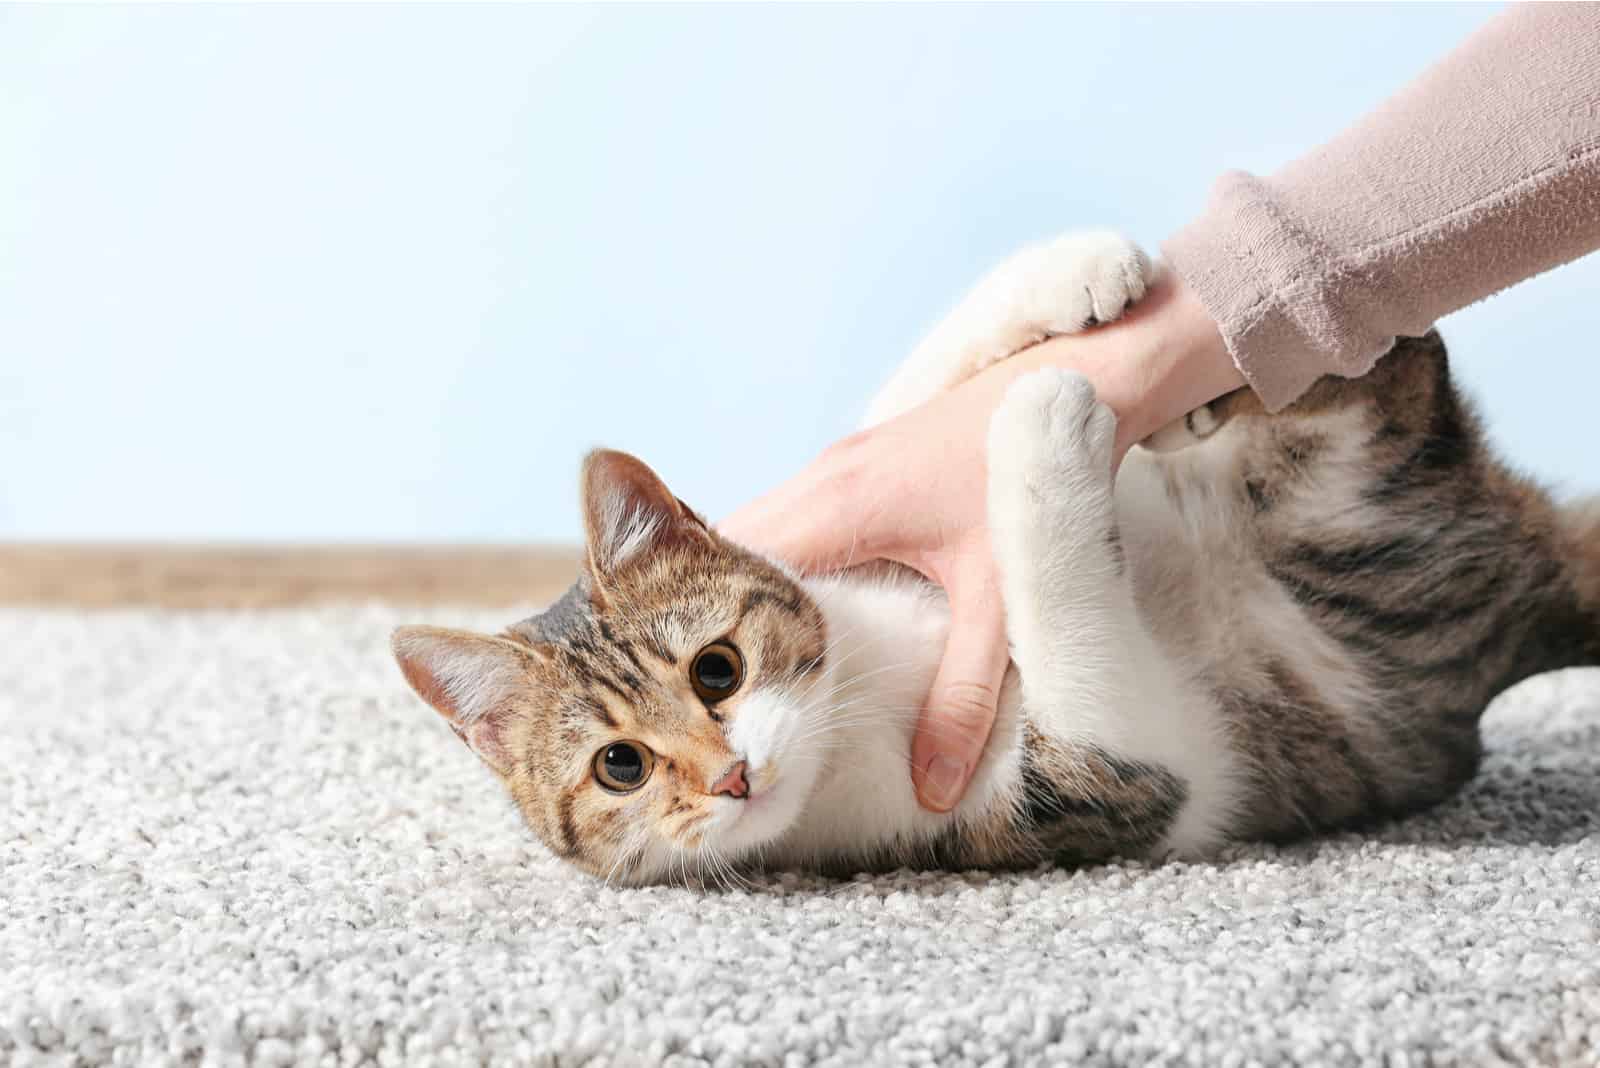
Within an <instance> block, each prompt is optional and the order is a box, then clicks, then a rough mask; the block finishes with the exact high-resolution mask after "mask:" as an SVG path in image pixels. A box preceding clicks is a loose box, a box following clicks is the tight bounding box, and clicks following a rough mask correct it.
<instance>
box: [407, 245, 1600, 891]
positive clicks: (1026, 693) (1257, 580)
mask: <svg viewBox="0 0 1600 1068" xmlns="http://www.w3.org/2000/svg"><path fill="white" fill-rule="evenodd" d="M1149 270H1150V268H1149V265H1148V262H1147V261H1146V260H1145V258H1144V257H1143V255H1142V254H1141V253H1140V252H1139V251H1138V250H1137V249H1136V248H1134V247H1133V246H1131V245H1129V244H1127V243H1126V242H1125V241H1122V240H1121V239H1119V238H1116V237H1115V236H1112V235H1087V236H1080V237H1070V238H1065V239H1062V240H1060V241H1057V242H1055V243H1054V244H1051V245H1048V246H1044V247H1043V248H1040V249H1035V250H1031V251H1028V252H1026V253H1024V254H1023V255H1021V256H1019V257H1017V258H1016V259H1014V260H1013V261H1011V262H1010V263H1008V264H1007V265H1005V266H1004V267H1003V268H1002V269H1001V270H1000V271H998V272H997V273H996V274H995V275H993V276H991V277H990V279H988V280H987V281H986V282H985V283H983V285H982V286H980V287H979V289H978V290H977V291H976V292H975V293H974V295H973V296H972V297H971V298H969V300H968V301H967V302H966V303H965V304H963V305H962V306H961V307H960V308H959V309H958V310H957V311H956V312H955V313H954V314H953V315H952V316H951V317H950V318H949V319H947V320H946V321H945V322H944V323H943V324H941V325H940V327H939V328H937V329H936V330H935V331H934V332H933V334H932V335H930V337H929V338H928V340H927V341H926V342H925V343H924V344H923V346H921V347H920V348H919V349H918V351H917V352H916V353H914V354H913V356H912V358H911V359H910V360H909V361H908V362H907V364H906V365H905V367H903V368H902V369H901V371H900V372H899V373H898V374H897V375H896V376H895V378H894V380H893V381H892V382H891V383H890V385H889V387H888V388H887V389H886V390H885V392H884V393H883V394H882V395H881V396H880V398H879V399H878V401H877V402H875V404H874V406H873V410H872V411H873V419H874V420H877V419H882V418H886V417H888V416H890V415H892V414H894V413H896V412H898V411H901V410H904V409H906V408H908V407H911V406H913V405H915V404H917V403H919V402H920V401H921V400H924V399H926V398H927V397H928V396H930V395H931V394H932V393H934V392H937V391H938V390H940V389H943V388H946V387H948V386H949V385H950V384H952V383H954V382H956V381H959V380H960V379H962V378H964V377H966V376H968V375H970V374H972V373H973V372H974V371H975V370H977V369H978V368H980V367H982V366H983V365H985V364H986V363H989V362H993V361H994V360H998V359H1002V358H1004V357H1006V356H1007V355H1009V354H1011V353H1013V352H1015V351H1017V350H1018V349H1020V348H1022V347H1024V346H1026V345H1028V344H1031V343H1032V342H1034V341H1037V340H1039V339H1041V338H1043V337H1046V336H1049V335H1053V334H1060V333H1069V332H1071V331H1073V330H1076V329H1080V328H1081V327H1082V326H1084V325H1086V324H1089V323H1092V322H1094V321H1103V320H1109V319H1112V318H1115V317H1116V316H1117V315H1119V314H1120V313H1121V310H1122V308H1123V307H1124V305H1125V304H1127V303H1128V302H1131V301H1133V300H1136V299H1137V298H1138V297H1139V296H1140V295H1141V294H1142V293H1143V291H1144V288H1145V285H1146V282H1147V281H1148V277H1149ZM1113 432H1114V417H1113V416H1112V415H1111V413H1110V412H1109V411H1108V410H1107V409H1106V408H1105V407H1103V406H1101V405H1099V404H1097V403H1096V401H1095V398H1094V394H1093V391H1092V390H1091V388H1090V386H1089V384H1088V383H1087V382H1086V381H1085V380H1084V379H1082V378H1081V377H1078V376H1076V375H1074V374H1071V373H1068V372H1066V371H1060V370H1047V371H1040V372H1035V373H1033V374H1030V375H1028V376H1025V377H1023V378H1022V379H1020V380H1019V381H1017V382H1016V383H1015V384H1014V385H1013V386H1012V388H1011V389H1010V391H1009V393H1008V394H1007V396H1006V399H1005V401H1004V403H1003V404H1002V405H1001V407H1000V409H999V410H998V411H997V412H996V414H995V416H994V418H993V421H992V424H991V430H990V439H989V467H990V472H989V511H990V518H991V536H992V541H993V547H994V552H995V555H996V559H997V561H998V563H999V566H1000V570H1001V573H1002V576H1003V581H1004V595H1005V603H1006V614H1007V621H1008V629H1009V635H1010V640H1011V649H1012V658H1013V661H1014V665H1015V666H1014V668H1013V669H1012V670H1011V671H1010V673H1009V674H1008V677H1007V680H1006V683H1005V686H1004V689H1003V693H1002V696H1001V701H1000V710H999V717H998V719H997V721H996V723H995V726H994V731H993V734H992V736H991V738H990V741H989V745H988V748H987V750H986V752H985V756H984V759H983V761H982V763H981V764H980V766H979V767H978V769H977V771H976V774H975V775H974V777H973V779H972V782H971V786H970V788H969V789H968V791H967V793H966V796H965V798H964V799H963V801H962V802H961V803H960V805H959V806H958V807H957V808H956V809H955V810H954V811H953V812H950V813H948V814H943V815H940V814H935V813H932V812H928V811H926V810H924V809H922V808H920V807H919V806H918V805H917V803H916V800H915V797H914V794H913V792H912V785H911V776H910V774H909V767H908V761H909V754H910V749H911V745H910V742H911V732H912V730H913V726H914V722H915V717H916V713H917V710H918V709H919V708H920V706H921V704H922V701H923V699H924V697H925V696H926V694H927V691H928V688H929V685H930V684H931V681H932V678H933V674H934V671H935V669H936V667H937V664H938V660H939V657H940V655H941V653H942V652H943V649H944V638H945V629H946V626H947V611H946V607H945V604H944V601H943V599H942V596H941V595H940V594H939V592H938V591H937V590H936V589H934V588H932V587H931V586H929V585H928V584H926V583H924V582H922V581H921V580H920V579H916V578H914V577H910V578H908V577H907V576H905V575H904V574H901V573H897V572H893V571H873V572H866V573H864V572H849V573H844V574H839V575H833V576H828V577H824V578H818V579H804V580H800V579H796V578H795V577H794V576H793V575H792V574H791V573H790V572H788V571H787V570H786V569H785V568H783V567H782V566H780V565H778V564H775V563H772V562H769V561H766V560H763V559H761V558H759V557H758V556H756V555H754V554H752V553H749V552H747V551H745V550H743V549H741V548H739V547H737V546H734V545H732V544H730V543H729V542H727V541H726V540H724V539H723V538H721V537H719V536H718V535H717V534H716V533H715V532H713V531H711V530H709V529H708V528H707V526H706V525H705V524H704V523H703V522H702V521H701V520H700V519H699V518H698V517H697V516H696V515H695V514H694V513H693V512H692V511H691V510H690V509H689V508H688V507H687V506H685V505H684V504H683V503H682V502H680V501H678V500H677V499H676V498H675V497H673V495H672V494H671V493H670V492H669V491H668V490H667V489H666V487H665V486H664V485H662V484H661V482H660V481H659V479H657V478H656V477H655V475H654V474H652V473H651V472H650V471H649V469H648V468H646V467H645V466H644V465H643V464H641V463H639V462H638V461H637V460H635V459H633V458H632V457H628V456H625V455H622V454H619V453H605V452H602V453H596V454H594V455H592V456H591V457H590V459H589V460H588V461H587V463H586V464H585V467H584V475H583V500H584V508H585V517H586V526H587V533H588V546H589V560H588V565H587V567H586V569H585V571H584V574H583V576H582V577H581V578H580V579H579V581H578V583H577V585H576V586H574V587H573V589H572V590H571V591H570V592H569V593H568V594H567V595H566V596H565V597H564V598H563V599H562V600H561V601H560V602H559V603H558V604H557V605H555V606H554V607H552V608H551V609H549V610H548V611H546V612H544V613H542V614H541V615H538V616H535V617H533V618H532V619H529V620H525V621H523V622H521V623H518V624H515V625H514V626H512V627H510V628H509V629H508V630H507V631H506V632H505V633H504V634H502V635H501V636H499V637H486V636H479V635H473V634H467V633H463V632H456V631H444V630H438V629H433V628H403V629H401V630H400V631H398V632H397V633H396V636H395V641H394V647H395V652H396V655H397V657H398V658H399V661H400V664H401V667H402V669H403V670H404V671H405V674H406V677H407V678H408V680H410V682H411V683H412V685H413V686H414V687H415V688H416V689H417V691H418V692H419V693H420V694H421V695H422V696H423V697H424V698H426V699H427V700H428V701H429V702H430V703H432V704H433V705H434V706H435V707H436V708H438V709H439V710H440V711H441V712H443V713H444V714H445V716H446V717H447V719H448V720H449V721H450V722H451V724H452V726H454V727H455V729H456V730H457V732H458V733H459V734H460V735H461V736H462V737H463V739H465V740H466V741H467V742H468V743H469V744H470V745H471V746H472V747H473V749H474V750H475V751H477V752H478V753H479V754H480V755H481V756H483V758H484V760H485V761H486V763H488V764H489V766H490V767H491V768H493V769H494V770H495V771H496V773H497V774H498V775H499V776H500V777H501V778H502V779H503V780H504V781H505V783H506V785H507V786H508V787H509V789H510V792H511V795H512V797H513V798H514V799H515V801H516V803H517V805H518V806H519V807H520V809H521V810H522V812H523V814H524V815H525V816H526V818H527V820H528V822H529V824H530V825H531V826H532V827H533V829H534V830H535V831H536V832H537V833H538V835H539V836H540V838H542V839H543V840H544V842H545V843H546V844H547V845H548V846H549V847H550V848H551V849H552V850H554V851H555V852H556V853H557V854H559V855H560V856H562V857H565V858H567V859H568V860H570V861H572V862H573V863H575V864H577V865H579V866H581V867H583V868H585V869H586V870H588V871H590V872H593V873H595V874H597V875H600V876H603V877H608V878H616V879H619V880H623V881H626V882H643V881H653V880H661V879H679V878H683V879H690V878H692V879H700V880H703V879H706V878H713V879H715V878H720V877H723V876H731V875H732V873H733V872H734V871H736V870H738V869H740V868H743V867H746V866H749V865H754V864H766V865H770V866H788V865H798V866H804V867H811V868H821V869H828V870H834V871H849V870H856V869H881V868H886V867H893V866H899V865H935V866H981V867H1014V866H1025V865H1033V864H1036V863H1038V862H1041V861H1045V860H1058V861H1065V862H1083V861H1091V860H1094V859H1097V858H1103V857H1107V856H1111V855H1115V854H1121V855H1135V856H1155V857H1160V856H1166V855H1175V854H1176V855H1185V856H1196V855H1203V854H1205V853H1206V852H1207V851H1209V850H1212V849H1213V848H1215V847H1216V846H1217V845H1218V844H1220V843H1222V842H1224V841H1226V840H1228V839H1230V838H1273V839H1282V838H1290V837H1293V836H1296V835H1303V834H1307V833H1311V832H1316V831H1319V830H1324V829H1329V828H1336V827H1350V826H1356V825H1359V824H1363V823H1366V822H1369V821H1372V820H1375V819H1380V818H1384V817H1390V816H1396V815H1401V814H1404V813H1406V812H1410V811H1412V810H1415V809H1418V808H1420V807H1423V806H1427V805H1431V804H1434V803H1435V802H1437V801H1439V800H1440V799H1442V798H1444V797H1447V796H1448V795H1449V794H1450V793H1451V792H1452V791H1453V790H1455V789H1456V788H1457V787H1459V786H1460V785H1461V784H1462V783H1463V782H1465V781H1466V780H1467V779H1468V778H1469V777H1470V776H1471V775H1472V774H1473V772H1474V770H1475V769H1476V767H1477V764H1478V759H1479V753H1480V748H1479V741H1478V729H1477V725H1478V717H1479V714H1480V713H1481V712H1482V710H1483V708H1484V706H1485V705H1486V704H1487V703H1488V701H1489V699H1490V698H1492V697H1493V696H1494V695H1495V694H1496V693H1497V692H1499V691H1500V690H1501V689H1503V688H1505V687H1506V686H1509V685H1510V684H1512V683H1514V682H1516V681H1517V680H1519V679H1521V678H1524V677H1526V676H1528V675H1530V674H1533V673H1535V672H1539V671H1545V670H1549V669H1553V668H1558V667H1562V666H1566V665H1573V664H1582V663H1600V510H1595V509H1592V508H1591V509H1590V510H1589V511H1587V512H1583V511H1563V510H1561V509H1559V508H1558V507H1556V506H1555V505H1554V504H1552V503H1551V502H1550V500H1549V499H1548V498H1547V497H1546V496H1545V495H1544V494H1543V493H1542V492H1540V491H1539V490H1538V489H1537V488H1536V487H1534V486H1532V485H1531V484H1529V483H1528V482H1526V481H1524V480H1522V479H1520V478H1518V477H1517V476H1515V475H1513V474H1511V473H1510V472H1509V471H1507V470H1506V469H1505V468H1504V467H1503V466H1501V465H1500V464H1499V463H1498V462H1497V461H1496V460H1495V459H1494V458H1493V457H1492V456H1491V455H1490V453H1489V450H1488V448H1487V446H1486V443H1485V440H1484V437H1483V435H1482V433H1481V431H1480V430H1479V427H1478V423H1477V421H1476V420H1475V419H1474V418H1473V416H1472V414H1471V413H1470V411H1469V410H1468V409H1467V407H1466V405H1465V404H1464V402H1463V401H1462V399H1461V398H1460V396H1459V395H1458V394H1457V393H1456V391H1455V389H1454V388H1453V387H1452V386H1451V383H1450V377H1449V372H1448V369H1447V366H1446V360H1445V352H1444V346H1443V344H1442V343H1441V342H1440V340H1439V338H1438V336H1437V335H1436V334H1429V335H1428V336H1427V337H1422V338H1402V339H1400V340H1399V341H1398V342H1397V343H1396V345H1395V348H1394V350H1393V352H1392V353H1391V354H1390V355H1389V356H1388V357H1386V358H1385V359H1384V360H1383V361H1381V362H1380V363H1379V365H1378V367H1377V369H1376V370H1374V371H1373V372H1372V374H1370V375H1368V376H1367V377H1365V378H1363V379H1360V380H1356V381H1346V380H1341V379H1331V378H1330V379H1325V380H1323V381H1321V382H1319V383H1318V384H1317V385H1316V386H1315V387H1314V388H1313V389H1312V390H1311V391H1310V392H1309V393H1307V394H1306V395H1305V396H1304V397H1303V398H1301V400H1300V401H1299V402H1298V403H1296V404H1295V405H1293V406H1292V407H1291V408H1289V409H1288V410H1287V411H1284V412H1281V413H1278V414H1275V415H1267V414H1266V413H1264V412H1263V411H1262V409H1261V407H1260V405H1259V404H1258V403H1257V402H1256V401H1255V400H1254V397H1253V395H1251V394H1250V393H1249V392H1248V391H1241V392H1239V393H1236V394H1233V395H1230V396H1228V397H1225V398H1223V399H1221V400H1219V401H1217V402H1216V403H1214V404H1212V405H1209V406H1207V407H1206V408H1203V409H1200V410H1198V411H1196V412H1195V413H1192V414H1191V415H1190V416H1189V417H1188V418H1187V419H1185V420H1183V421H1181V422H1180V424H1178V425H1175V426H1174V427H1171V428H1168V429H1167V430H1165V431H1162V432H1161V433H1160V434H1158V435H1157V436H1156V438H1155V439H1153V441H1152V442H1151V443H1150V444H1152V445H1155V446H1159V447H1160V448H1161V449H1162V450H1163V451H1159V452H1158V451H1154V450H1153V449H1135V450H1134V452H1133V453H1132V454H1131V455H1130V456H1129V457H1128V459H1127V461H1126V462H1125V463H1124V464H1123V466H1122V469H1121V472H1120V475H1119V477H1118V479H1117V482H1116V485H1115V488H1114V489H1113V486H1112V480H1111V449H1112V439H1113ZM1182 446H1187V447H1182ZM713 641H728V642H731V643H732V644H733V645H735V646H736V647H737V648H738V650H739V651H740V652H741V653H742V655H743V658H744V661H745V667H746V674H745V678H744V680H743V683H742V684H741V686H740V688H739V689H738V690H737V692H735V693H734V694H733V695H732V696H731V697H729V698H727V699H726V700H723V701H720V702H711V703H707V702H706V701H703V700H702V699H701V698H699V697H698V696H696V693H695V691H694V689H693V688H692V686H691V684H690V680H689V677H688V672H689V664H690V662H691V660H692V658H693V657H694V656H695V654H696V653H697V651H699V650H701V649H702V648H703V647H705V646H706V645H707V644H709V643H711V642H713ZM619 740H632V741H636V742H640V743H643V744H644V745H646V746H648V747H649V748H650V749H651V750H652V751H653V752H654V753H655V754H657V759H656V764H655V767H654V771H653V773H651V775H650V776H649V778H648V779H647V780H646V781H645V782H644V785H643V786H641V787H640V788H638V789H637V790H635V791H633V792H630V793H616V792H612V791H608V790H606V789H604V788H602V787H601V786H600V785H599V784H598V783H597V782H596V780H595V775H594V771H593V765H594V761H595V758H596V754H597V753H598V752H600V751H601V750H602V749H603V748H604V747H605V746H607V745H608V744H610V743H613V742H616V741H619ZM740 761H744V762H746V771H745V777H746V779H747V782H748V795H747V796H744V797H739V796H736V795H735V794H733V793H729V792H716V791H715V789H714V784H717V783H718V782H726V781H728V776H729V775H730V774H735V773H736V771H737V765H738V762H740Z"/></svg>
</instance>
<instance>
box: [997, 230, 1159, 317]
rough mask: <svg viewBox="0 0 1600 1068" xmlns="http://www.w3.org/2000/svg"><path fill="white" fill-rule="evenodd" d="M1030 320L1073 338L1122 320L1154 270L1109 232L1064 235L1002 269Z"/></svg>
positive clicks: (1133, 247) (1145, 258)
mask: <svg viewBox="0 0 1600 1068" xmlns="http://www.w3.org/2000/svg"><path fill="white" fill-rule="evenodd" d="M1006 273H1007V274H1008V275H1009V278H1008V279H1007V281H1008V283H1009V284H1010V285H1012V286H1014V287H1015V291H1016V292H1018V293H1019V294H1023V295H1024V296H1023V297H1022V300H1023V301H1024V303H1025V304H1026V305H1027V306H1028V311H1029V313H1031V315H1030V317H1032V318H1034V319H1035V320H1036V321H1037V322H1039V324H1040V325H1041V327H1043V329H1044V331H1045V332H1046V333H1047V334H1057V335H1059V334H1075V333H1078V332H1079V331H1082V330H1087V329H1089V328H1090V327H1093V326H1099V325H1101V324H1103V323H1109V322H1112V321H1114V320H1117V319H1120V318H1122V315H1123V313H1124V312H1126V311H1127V310H1128V309H1129V308H1131V307H1133V305H1134V304H1135V303H1136V302H1137V301H1138V300H1139V299H1140V298H1142V297H1143V296H1144V295H1145V291H1146V290H1147V289H1148V288H1149V286H1150V281H1151V277H1152V275H1153V273H1154V268H1153V267H1152V265H1151V263H1150V258H1149V257H1148V256H1146V255H1145V254H1144V250H1143V249H1141V248H1140V247H1139V246H1138V245H1136V244H1134V243H1133V242H1132V241H1129V240H1128V239H1127V238H1125V237H1123V236H1122V235H1121V234H1118V233H1114V232H1112V231H1109V230H1092V231H1089V232H1087V233H1075V234H1065V235H1063V236H1061V237H1058V238H1056V239H1055V240H1054V241H1050V242H1048V243H1046V244H1043V245H1038V246H1035V247H1033V248H1029V249H1025V250H1023V251H1022V252H1020V253H1018V254H1017V255H1016V256H1015V257H1014V258H1013V259H1012V260H1011V262H1010V263H1008V264H1007V265H1006Z"/></svg>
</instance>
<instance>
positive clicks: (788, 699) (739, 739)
mask: <svg viewBox="0 0 1600 1068" xmlns="http://www.w3.org/2000/svg"><path fill="white" fill-rule="evenodd" d="M816 716H817V711H816V710H815V709H814V708H812V707H811V705H810V703H809V702H807V701H806V700H805V699H804V698H801V697H799V696H798V695H796V694H794V693H792V692H786V691H768V692H765V693H756V694H752V695H751V696H750V697H749V698H747V699H746V700H745V702H744V703H743V705H742V706H741V707H740V709H739V715H738V717H737V718H736V719H735V720H734V722H733V726H732V729H731V730H730V731H729V740H730V742H731V743H732V745H733V748H734V751H735V752H737V753H738V754H739V755H740V756H741V757H743V758H744V760H745V762H746V772H745V776H746V778H747V780H748V781H749V783H750V793H749V796H747V797H743V798H738V799H735V798H731V797H723V798H719V799H718V804H717V814H716V818H715V821H714V823H713V827H712V830H711V832H710V834H709V835H708V840H709V841H710V842H711V844H712V845H714V846H715V847H716V848H717V849H719V850H721V851H722V852H724V853H725V854H727V855H729V856H731V857H736V858H738V859H745V858H755V857H758V856H759V854H760V853H761V851H762V847H764V846H767V845H769V844H772V843H775V842H777V840H778V839H779V838H781V837H782V836H783V835H784V834H785V832H787V831H788V830H789V829H790V828H792V827H793V826H794V825H795V823H796V822H797V821H798V820H799V818H800V815H801V812H802V810H803V809H804V808H805V805H806V801H807V799H808V798H809V797H810V795H811V792H812V790H813V788H814V787H815V786H816V782H817V777H818V774H819V773H820V771H821V769H822V764H823V761H822V752H821V751H820V747H819V746H818V744H817V741H816V740H817V736H818V734H819V731H818V727H817V725H816V724H815V723H814V722H813V720H814V719H815V718H816Z"/></svg>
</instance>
